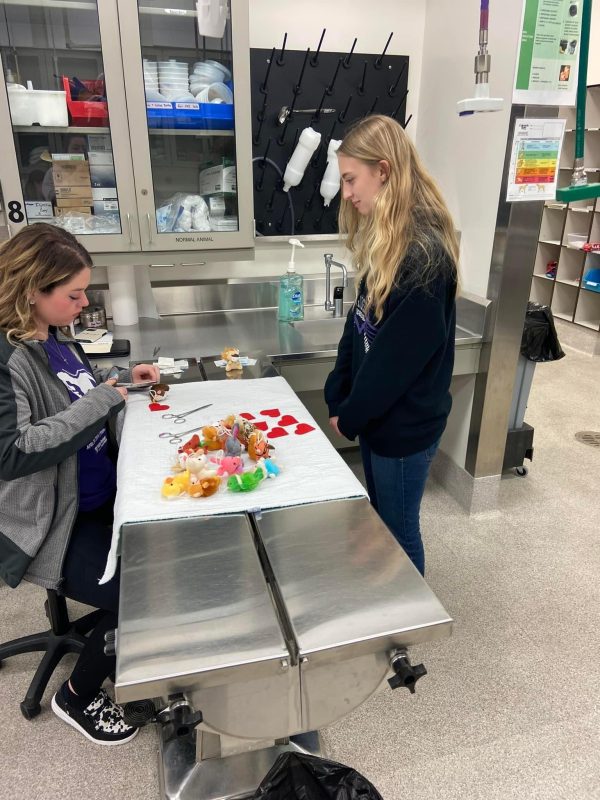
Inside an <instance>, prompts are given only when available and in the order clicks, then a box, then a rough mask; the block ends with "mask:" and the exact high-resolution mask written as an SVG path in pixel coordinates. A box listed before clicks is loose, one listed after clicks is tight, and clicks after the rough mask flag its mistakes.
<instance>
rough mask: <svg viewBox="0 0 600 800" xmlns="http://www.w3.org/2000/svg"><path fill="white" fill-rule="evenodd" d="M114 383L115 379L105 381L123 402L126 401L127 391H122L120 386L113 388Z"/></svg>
mask: <svg viewBox="0 0 600 800" xmlns="http://www.w3.org/2000/svg"><path fill="white" fill-rule="evenodd" d="M116 382H117V378H109V380H107V381H106V383H107V384H108V385H109V386H112V387H113V389H116V390H117V392H118V393H119V394H120V395H121V397H122V398H123V400H127V389H124V388H123V387H122V386H115V384H116Z"/></svg>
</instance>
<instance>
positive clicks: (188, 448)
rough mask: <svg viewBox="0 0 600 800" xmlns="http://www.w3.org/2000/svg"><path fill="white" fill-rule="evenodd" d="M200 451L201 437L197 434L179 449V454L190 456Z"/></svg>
mask: <svg viewBox="0 0 600 800" xmlns="http://www.w3.org/2000/svg"><path fill="white" fill-rule="evenodd" d="M199 449H200V437H199V436H198V434H197V433H195V434H194V435H193V436H192V438H191V439H188V441H187V442H185V443H184V444H182V445H181V447H180V448H179V449H178V451H177V452H178V453H186V454H187V455H188V456H189V455H191V454H192V453H195V452H196V451H197V450H199Z"/></svg>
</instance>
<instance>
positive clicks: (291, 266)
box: [287, 239, 304, 272]
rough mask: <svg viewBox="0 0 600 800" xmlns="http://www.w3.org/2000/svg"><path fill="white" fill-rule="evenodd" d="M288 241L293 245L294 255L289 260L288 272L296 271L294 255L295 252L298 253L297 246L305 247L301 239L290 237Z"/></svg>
mask: <svg viewBox="0 0 600 800" xmlns="http://www.w3.org/2000/svg"><path fill="white" fill-rule="evenodd" d="M288 242H289V243H290V244H291V245H292V257H291V258H290V260H289V262H288V268H287V271H288V272H295V271H296V265H295V263H294V256H295V253H296V248H297V247H304V245H303V244H302V242H301V241H300V239H288Z"/></svg>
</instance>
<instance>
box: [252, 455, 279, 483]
mask: <svg viewBox="0 0 600 800" xmlns="http://www.w3.org/2000/svg"><path fill="white" fill-rule="evenodd" d="M256 467H257V468H258V469H263V470H264V471H265V477H266V478H276V477H277V476H278V475H279V473H280V472H281V470H280V468H279V467H278V466H277V464H276V463H275V462H274V461H273V459H272V458H259V459H258V461H257V463H256Z"/></svg>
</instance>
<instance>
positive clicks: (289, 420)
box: [277, 414, 298, 425]
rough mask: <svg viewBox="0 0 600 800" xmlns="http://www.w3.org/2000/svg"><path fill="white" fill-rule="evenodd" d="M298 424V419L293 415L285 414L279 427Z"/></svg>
mask: <svg viewBox="0 0 600 800" xmlns="http://www.w3.org/2000/svg"><path fill="white" fill-rule="evenodd" d="M297 422H298V420H297V419H296V417H292V415H291V414H284V415H283V417H282V418H281V419H280V420H279V422H278V423H277V424H278V425H295V424H296V423H297Z"/></svg>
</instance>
